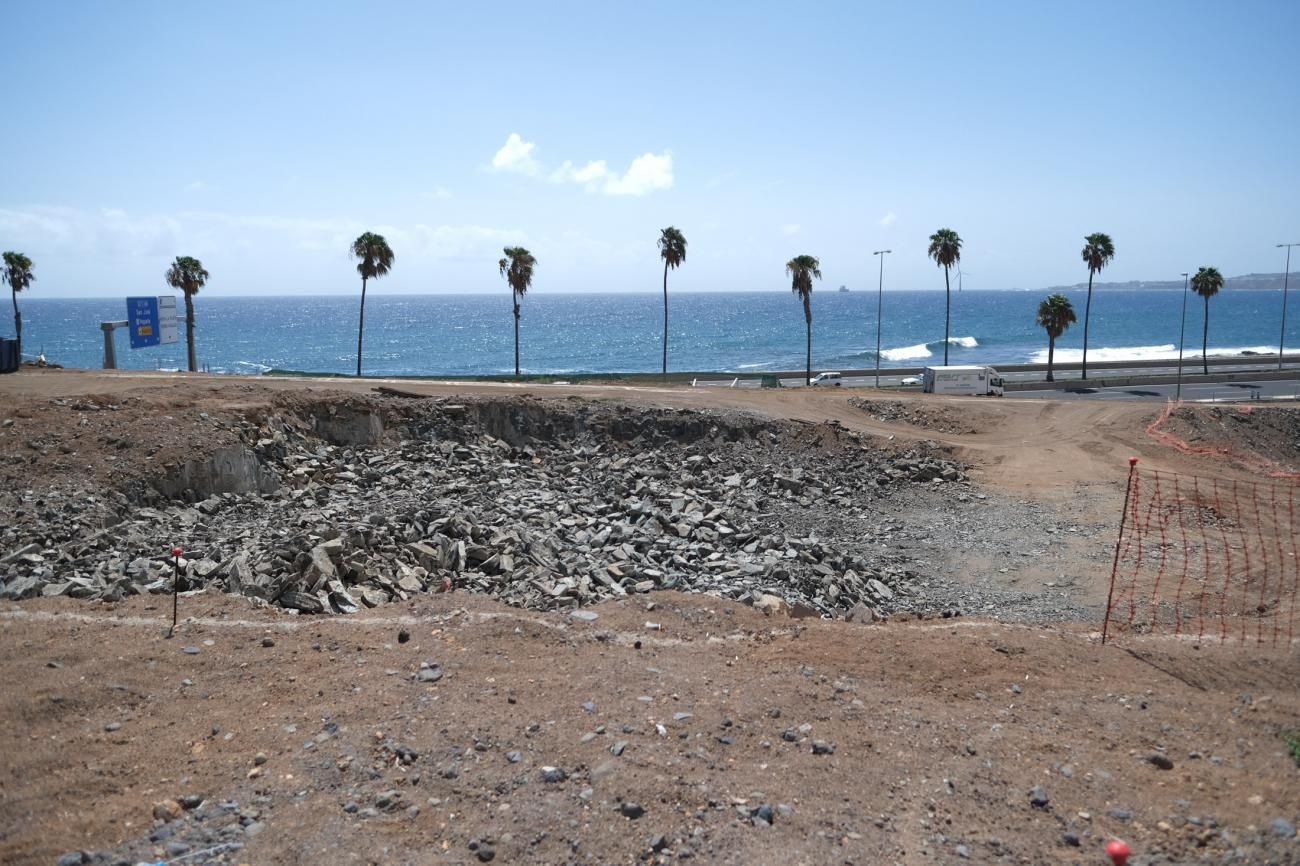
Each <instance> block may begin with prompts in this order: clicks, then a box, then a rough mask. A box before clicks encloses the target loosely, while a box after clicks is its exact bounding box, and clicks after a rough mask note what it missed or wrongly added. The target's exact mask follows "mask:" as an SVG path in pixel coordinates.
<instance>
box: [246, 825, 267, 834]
mask: <svg viewBox="0 0 1300 866" xmlns="http://www.w3.org/2000/svg"><path fill="white" fill-rule="evenodd" d="M265 829H266V824H265V823H263V822H261V821H254V822H253V823H251V824H249V825H248V826H247V827H245V828H244V835H245V836H256V835H257V834H259V833H261V832H262V831H263V830H265Z"/></svg>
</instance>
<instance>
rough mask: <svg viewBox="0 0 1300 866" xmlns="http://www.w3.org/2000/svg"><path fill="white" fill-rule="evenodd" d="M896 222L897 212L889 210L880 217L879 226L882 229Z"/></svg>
mask: <svg viewBox="0 0 1300 866" xmlns="http://www.w3.org/2000/svg"><path fill="white" fill-rule="evenodd" d="M896 222H898V214H896V213H894V212H893V211H892V210H891V211H890V212H889V213H887V214H885V215H884V216H882V217H881V218H880V227H881V228H882V229H887V228H889V227H890V226H892V225H893V224H894V223H896Z"/></svg>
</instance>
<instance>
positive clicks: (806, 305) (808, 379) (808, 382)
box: [803, 296, 812, 387]
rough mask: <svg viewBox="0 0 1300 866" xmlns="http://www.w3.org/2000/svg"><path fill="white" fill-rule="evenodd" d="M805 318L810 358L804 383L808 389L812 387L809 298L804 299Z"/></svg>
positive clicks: (810, 309) (805, 368)
mask: <svg viewBox="0 0 1300 866" xmlns="http://www.w3.org/2000/svg"><path fill="white" fill-rule="evenodd" d="M803 318H804V322H805V323H806V324H807V326H808V358H807V365H806V366H805V367H804V376H803V383H804V386H805V387H807V386H809V385H812V307H811V306H809V303H808V298H807V297H806V296H805V297H804V299H803Z"/></svg>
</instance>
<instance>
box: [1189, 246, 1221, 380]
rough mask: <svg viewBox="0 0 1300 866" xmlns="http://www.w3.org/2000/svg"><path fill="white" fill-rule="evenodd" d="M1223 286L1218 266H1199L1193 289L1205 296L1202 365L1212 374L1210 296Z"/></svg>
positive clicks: (1208, 373)
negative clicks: (1210, 356)
mask: <svg viewBox="0 0 1300 866" xmlns="http://www.w3.org/2000/svg"><path fill="white" fill-rule="evenodd" d="M1221 288H1223V274H1221V273H1219V269H1218V268H1199V269H1198V270H1197V271H1196V276H1194V277H1192V291H1193V292H1196V294H1198V295H1200V296H1201V297H1202V298H1205V331H1204V333H1203V334H1202V336H1201V366H1202V368H1203V372H1204V373H1205V375H1207V376H1208V375H1210V358H1209V353H1210V298H1212V297H1214V296H1215V295H1217V294H1218V293H1219V289H1221Z"/></svg>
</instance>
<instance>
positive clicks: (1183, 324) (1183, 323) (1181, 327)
mask: <svg viewBox="0 0 1300 866" xmlns="http://www.w3.org/2000/svg"><path fill="white" fill-rule="evenodd" d="M1179 276H1181V277H1182V278H1183V315H1182V317H1181V318H1180V319H1179V322H1178V393H1177V395H1176V396H1175V397H1174V402H1176V403H1181V402H1183V335H1184V334H1186V333H1187V279H1188V277H1187V274H1180V275H1179Z"/></svg>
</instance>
